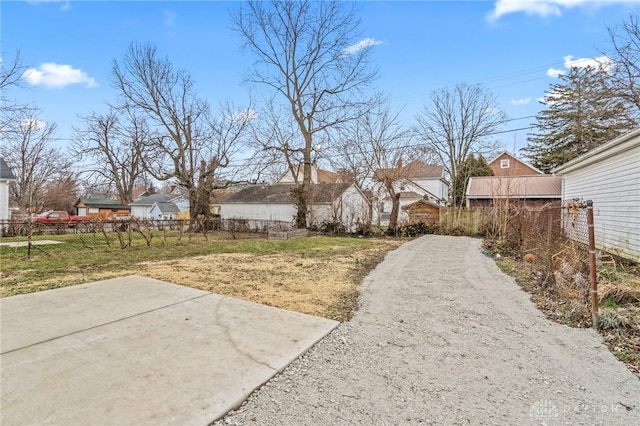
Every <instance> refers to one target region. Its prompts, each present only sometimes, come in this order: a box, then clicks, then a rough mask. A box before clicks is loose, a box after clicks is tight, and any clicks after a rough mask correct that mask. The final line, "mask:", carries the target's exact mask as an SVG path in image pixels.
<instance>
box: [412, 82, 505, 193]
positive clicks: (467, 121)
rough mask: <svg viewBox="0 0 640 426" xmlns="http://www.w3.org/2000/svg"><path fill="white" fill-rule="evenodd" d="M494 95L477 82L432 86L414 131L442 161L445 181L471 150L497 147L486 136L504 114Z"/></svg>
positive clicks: (484, 151) (488, 150) (484, 152)
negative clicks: (447, 86)
mask: <svg viewBox="0 0 640 426" xmlns="http://www.w3.org/2000/svg"><path fill="white" fill-rule="evenodd" d="M497 105H498V103H497V100H496V98H495V96H494V95H492V94H491V93H489V92H488V91H486V90H485V89H483V88H482V87H480V86H477V85H474V86H470V85H467V84H464V83H462V84H457V85H456V86H455V87H454V88H453V89H448V88H445V89H440V90H435V91H433V92H432V93H431V95H430V100H429V103H428V104H426V105H425V106H424V110H423V112H422V113H421V114H419V115H417V116H416V121H417V123H418V124H417V126H416V132H417V134H418V135H419V137H421V138H422V140H423V141H424V142H425V144H426V145H427V147H428V148H430V149H431V150H432V151H433V152H434V153H435V154H436V155H437V156H438V159H439V160H440V161H441V162H442V165H443V166H444V168H445V170H446V172H447V174H448V175H449V181H450V182H455V180H456V176H457V175H458V169H459V168H460V166H461V165H462V163H463V162H464V160H465V159H466V158H467V157H468V156H469V154H471V153H477V154H482V155H487V154H489V153H491V152H493V151H495V149H496V148H497V143H496V142H495V141H492V140H491V139H490V136H491V135H492V134H493V133H494V132H495V131H496V129H497V128H498V127H499V126H500V125H501V124H502V123H503V122H504V120H505V118H506V116H505V114H504V113H503V112H502V111H500V110H499V109H498V107H497Z"/></svg>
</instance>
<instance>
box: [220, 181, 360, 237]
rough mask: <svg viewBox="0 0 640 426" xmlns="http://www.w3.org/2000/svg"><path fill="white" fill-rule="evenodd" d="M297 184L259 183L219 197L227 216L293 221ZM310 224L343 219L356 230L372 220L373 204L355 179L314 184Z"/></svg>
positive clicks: (222, 215)
mask: <svg viewBox="0 0 640 426" xmlns="http://www.w3.org/2000/svg"><path fill="white" fill-rule="evenodd" d="M292 188H293V185H285V184H278V185H255V186H250V187H247V188H244V189H242V190H240V191H238V192H234V193H232V194H229V195H228V196H227V197H225V198H223V199H221V200H219V201H218V204H219V206H220V216H221V217H222V218H223V219H232V218H242V219H253V220H271V221H283V222H289V223H291V224H292V225H293V222H294V218H295V215H296V206H295V201H294V199H293V198H292V197H291V189H292ZM311 198H312V202H311V204H310V206H309V216H308V220H309V225H310V226H322V224H323V223H328V222H337V221H339V222H341V223H342V224H343V225H344V226H345V227H346V228H347V229H349V230H351V231H355V229H356V227H357V224H358V223H369V221H370V204H369V201H368V200H367V198H366V196H365V195H364V194H363V193H362V191H361V190H360V189H359V188H358V187H357V186H356V185H355V184H353V183H319V184H315V185H313V187H312V195H311Z"/></svg>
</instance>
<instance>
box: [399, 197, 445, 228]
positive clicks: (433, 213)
mask: <svg viewBox="0 0 640 426" xmlns="http://www.w3.org/2000/svg"><path fill="white" fill-rule="evenodd" d="M402 209H403V210H404V211H406V212H407V214H408V215H409V223H410V224H413V223H426V224H428V225H436V224H438V223H440V205H438V204H436V203H434V202H431V201H428V200H424V199H423V200H418V201H416V202H414V203H411V204H408V205H406V206H403V207H402Z"/></svg>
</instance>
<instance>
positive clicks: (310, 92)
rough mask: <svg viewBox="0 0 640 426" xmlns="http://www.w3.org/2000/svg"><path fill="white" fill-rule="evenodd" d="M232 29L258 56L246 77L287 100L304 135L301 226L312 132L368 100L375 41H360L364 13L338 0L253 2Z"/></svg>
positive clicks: (237, 15) (373, 73)
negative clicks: (359, 16)
mask: <svg viewBox="0 0 640 426" xmlns="http://www.w3.org/2000/svg"><path fill="white" fill-rule="evenodd" d="M232 22H233V29H234V30H235V31H236V32H237V33H238V34H239V35H240V37H241V38H242V40H243V46H244V47H245V48H246V49H247V50H249V51H251V52H252V53H253V54H254V55H255V56H256V57H257V61H256V65H255V67H254V69H253V70H252V71H251V73H250V75H249V77H248V79H247V80H248V82H250V83H256V84H260V85H264V86H267V87H268V88H269V89H270V90H272V91H273V93H274V94H276V95H277V96H279V97H280V98H281V99H283V100H284V102H285V104H286V108H287V109H288V110H290V111H291V115H292V117H293V119H294V120H295V123H296V125H297V128H298V130H299V132H300V136H301V137H302V139H303V144H302V157H303V165H304V176H303V180H302V184H301V185H300V186H299V187H298V189H297V190H296V191H294V192H295V194H294V195H297V196H296V204H297V207H298V213H297V217H296V224H297V226H298V227H301V228H304V227H306V226H307V217H306V215H307V205H308V201H309V192H308V191H309V186H310V185H311V164H312V149H313V139H314V136H315V135H317V134H318V133H319V132H323V131H326V130H328V129H329V128H331V127H333V126H335V125H337V124H340V123H344V122H347V121H350V120H352V119H354V118H355V117H357V116H359V115H360V113H361V111H362V110H363V109H365V108H366V107H368V105H369V102H368V100H367V99H366V97H365V96H363V95H364V94H365V92H366V90H367V89H368V87H369V85H370V83H371V82H372V80H373V79H374V78H375V77H376V74H377V71H376V70H373V69H371V68H370V67H369V58H370V50H371V46H372V40H371V39H367V40H364V41H361V42H360V43H359V44H352V43H355V42H356V40H355V37H356V36H357V35H358V26H359V20H358V18H357V17H356V9H355V7H354V6H353V5H352V4H348V3H346V2H340V1H322V2H314V1H307V0H303V1H277V0H273V1H270V2H266V1H264V2H263V1H249V2H247V3H246V4H245V6H243V7H240V8H238V9H237V10H236V11H235V12H234V13H233V14H232Z"/></svg>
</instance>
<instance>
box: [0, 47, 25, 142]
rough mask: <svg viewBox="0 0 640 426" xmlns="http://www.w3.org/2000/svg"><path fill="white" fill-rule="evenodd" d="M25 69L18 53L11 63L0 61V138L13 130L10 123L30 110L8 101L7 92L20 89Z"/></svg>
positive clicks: (18, 52)
mask: <svg viewBox="0 0 640 426" xmlns="http://www.w3.org/2000/svg"><path fill="white" fill-rule="evenodd" d="M25 70H26V67H25V66H24V65H23V64H22V61H21V59H20V51H17V52H16V54H15V56H14V58H13V60H12V61H11V62H5V61H0V136H3V137H4V134H5V133H6V132H7V131H9V130H11V129H13V128H14V126H12V123H13V122H15V121H17V120H18V119H19V118H20V115H24V114H25V111H26V110H29V109H30V108H29V107H28V106H27V105H21V104H18V103H16V102H12V101H10V100H9V99H8V98H7V96H6V93H7V90H8V89H9V88H11V87H20V85H21V82H22V80H23V78H24V71H25Z"/></svg>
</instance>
